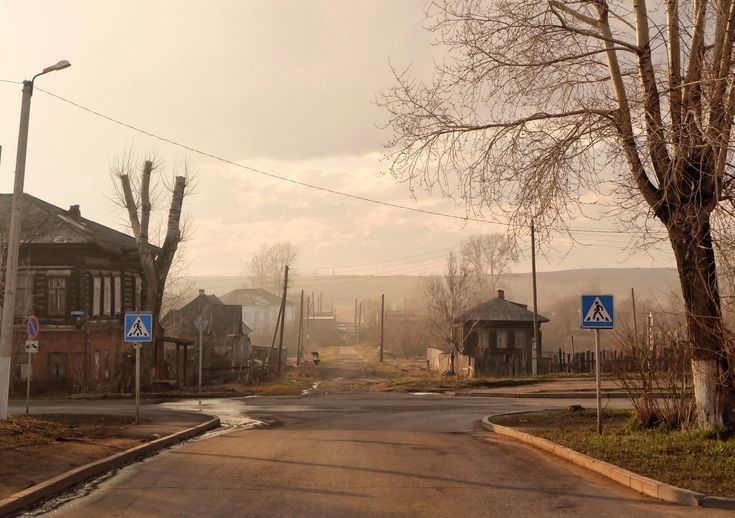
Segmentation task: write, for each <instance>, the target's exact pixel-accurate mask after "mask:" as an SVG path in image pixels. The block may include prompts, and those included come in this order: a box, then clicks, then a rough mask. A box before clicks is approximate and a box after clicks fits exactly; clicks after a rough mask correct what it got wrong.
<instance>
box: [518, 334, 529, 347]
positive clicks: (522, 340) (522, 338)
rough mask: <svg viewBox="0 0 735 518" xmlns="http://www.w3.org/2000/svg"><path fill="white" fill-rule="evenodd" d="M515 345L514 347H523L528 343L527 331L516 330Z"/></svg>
mask: <svg viewBox="0 0 735 518" xmlns="http://www.w3.org/2000/svg"><path fill="white" fill-rule="evenodd" d="M515 334H516V339H515V346H516V349H525V348H526V345H527V344H528V331H518V330H516V333H515Z"/></svg>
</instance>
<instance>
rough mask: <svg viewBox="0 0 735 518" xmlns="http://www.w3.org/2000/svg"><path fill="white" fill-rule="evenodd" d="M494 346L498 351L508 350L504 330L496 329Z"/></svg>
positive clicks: (505, 331)
mask: <svg viewBox="0 0 735 518" xmlns="http://www.w3.org/2000/svg"><path fill="white" fill-rule="evenodd" d="M497 337H498V338H497V341H496V346H497V348H498V349H507V348H508V331H507V330H506V329H498V331H497Z"/></svg>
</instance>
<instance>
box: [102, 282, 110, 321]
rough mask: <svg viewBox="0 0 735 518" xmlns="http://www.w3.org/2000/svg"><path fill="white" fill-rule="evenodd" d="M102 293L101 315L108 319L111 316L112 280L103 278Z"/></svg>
mask: <svg viewBox="0 0 735 518" xmlns="http://www.w3.org/2000/svg"><path fill="white" fill-rule="evenodd" d="M104 287H105V289H104V291H103V292H102V296H103V301H104V305H103V306H102V314H103V315H105V316H106V317H109V316H110V315H111V314H112V279H111V278H110V277H105V278H104Z"/></svg>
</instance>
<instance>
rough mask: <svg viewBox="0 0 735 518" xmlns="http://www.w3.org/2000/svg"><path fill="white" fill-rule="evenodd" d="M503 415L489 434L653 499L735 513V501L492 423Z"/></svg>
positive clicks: (486, 419)
mask: <svg viewBox="0 0 735 518" xmlns="http://www.w3.org/2000/svg"><path fill="white" fill-rule="evenodd" d="M501 415H508V414H495V415H491V416H487V417H483V419H482V426H483V427H484V428H485V429H486V430H489V431H491V432H495V433H497V434H499V435H505V436H508V437H512V438H514V439H517V440H519V441H521V442H524V443H526V444H530V445H532V446H535V447H536V448H539V449H541V450H544V451H546V452H549V453H551V454H553V455H556V456H557V457H561V458H562V459H564V460H568V461H569V462H571V463H572V464H576V465H577V466H581V467H583V468H586V469H589V470H590V471H594V472H595V473H599V474H600V475H602V476H605V477H607V478H609V479H611V480H614V481H615V482H617V483H619V484H621V485H623V486H625V487H629V488H631V489H634V490H635V491H637V492H639V493H643V494H644V495H647V496H651V497H653V498H657V499H659V500H663V501H665V502H671V503H675V504H680V505H688V506H692V507H700V506H702V507H717V508H720V509H732V510H735V498H722V497H715V496H707V495H705V494H703V493H698V492H696V491H690V490H689V489H682V488H680V487H676V486H672V485H670V484H666V483H664V482H659V481H658V480H654V479H652V478H649V477H644V476H643V475H639V474H638V473H633V472H632V471H629V470H627V469H624V468H621V467H619V466H616V465H614V464H610V463H609V462H605V461H602V460H599V459H595V458H593V457H590V456H589V455H585V454H583V453H579V452H578V451H574V450H572V449H570V448H567V447H566V446H562V445H561V444H557V443H555V442H552V441H549V440H548V439H544V438H542V437H537V436H535V435H531V434H529V433H526V432H522V431H520V430H516V429H515V428H511V427H509V426H502V425H499V424H495V423H492V422H490V419H491V418H493V417H499V416H501Z"/></svg>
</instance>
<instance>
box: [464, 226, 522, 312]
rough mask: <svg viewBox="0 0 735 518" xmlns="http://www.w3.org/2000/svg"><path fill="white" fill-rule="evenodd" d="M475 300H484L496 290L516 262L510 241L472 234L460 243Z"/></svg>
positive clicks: (494, 236)
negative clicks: (472, 284) (470, 277)
mask: <svg viewBox="0 0 735 518" xmlns="http://www.w3.org/2000/svg"><path fill="white" fill-rule="evenodd" d="M462 259H463V260H464V261H465V262H466V263H467V265H468V267H469V271H470V274H471V276H472V281H473V283H474V286H473V290H472V291H473V292H474V296H475V298H476V299H485V298H487V297H489V296H490V295H491V294H493V293H495V291H496V290H497V289H498V286H499V283H500V281H501V279H502V278H503V277H504V276H505V274H507V273H509V272H510V268H511V266H512V265H513V263H515V261H516V260H517V258H516V254H515V252H514V248H513V243H512V240H511V239H509V238H507V237H505V236H502V235H500V234H474V235H471V236H469V237H468V238H467V239H466V240H465V241H464V242H463V243H462Z"/></svg>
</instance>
